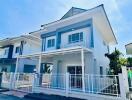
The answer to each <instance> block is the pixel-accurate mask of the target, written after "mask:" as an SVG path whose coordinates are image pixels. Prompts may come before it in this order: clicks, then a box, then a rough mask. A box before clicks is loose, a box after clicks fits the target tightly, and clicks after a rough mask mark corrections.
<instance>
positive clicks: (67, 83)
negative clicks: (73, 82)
mask: <svg viewBox="0 0 132 100" xmlns="http://www.w3.org/2000/svg"><path fill="white" fill-rule="evenodd" d="M68 93H69V73H66V96H67V97H68Z"/></svg>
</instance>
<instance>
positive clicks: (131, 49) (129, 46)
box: [125, 43, 132, 55]
mask: <svg viewBox="0 0 132 100" xmlns="http://www.w3.org/2000/svg"><path fill="white" fill-rule="evenodd" d="M125 47H126V53H127V54H128V55H129V54H130V55H132V43H129V44H127V45H125Z"/></svg>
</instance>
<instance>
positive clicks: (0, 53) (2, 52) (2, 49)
mask: <svg viewBox="0 0 132 100" xmlns="http://www.w3.org/2000/svg"><path fill="white" fill-rule="evenodd" d="M5 50H7V53H6V54H5ZM8 52H9V47H6V48H1V49H0V58H7V57H8Z"/></svg>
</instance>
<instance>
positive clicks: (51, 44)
mask: <svg viewBox="0 0 132 100" xmlns="http://www.w3.org/2000/svg"><path fill="white" fill-rule="evenodd" d="M54 46H55V39H49V40H48V44H47V47H48V48H51V47H54Z"/></svg>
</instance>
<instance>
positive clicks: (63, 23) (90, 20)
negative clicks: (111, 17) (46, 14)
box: [41, 6, 116, 74]
mask: <svg viewBox="0 0 132 100" xmlns="http://www.w3.org/2000/svg"><path fill="white" fill-rule="evenodd" d="M41 34H42V35H41V38H42V52H47V53H48V52H55V51H58V50H59V51H61V52H63V50H70V49H71V50H72V49H74V48H82V49H86V50H87V51H86V52H85V51H84V61H85V62H84V67H85V73H89V74H107V71H108V66H109V61H108V59H107V58H106V57H105V56H104V55H105V53H108V52H109V45H110V44H112V43H116V39H115V37H114V34H113V31H112V29H111V26H110V24H109V21H108V19H107V16H106V13H105V11H104V9H103V7H102V6H99V7H96V8H93V9H91V10H84V9H79V8H74V7H73V8H71V9H70V10H69V11H68V12H67V13H66V14H65V15H64V16H63V17H62V18H61V19H60V20H58V21H56V22H52V23H49V24H46V25H44V29H43V31H42V32H41ZM42 63H52V64H53V65H54V69H55V68H56V71H55V72H54V71H53V73H66V72H67V71H68V69H71V70H74V72H72V74H75V73H77V72H82V62H81V53H79V52H77V53H76V52H71V53H69V54H68V53H67V54H65V53H64V54H63V53H62V54H61V55H55V56H52V57H46V58H43V59H42ZM55 63H56V64H55ZM58 65H60V66H58ZM55 66H56V67H55ZM75 69H79V70H75ZM57 71H58V72H57ZM80 74H82V73H80Z"/></svg>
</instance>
